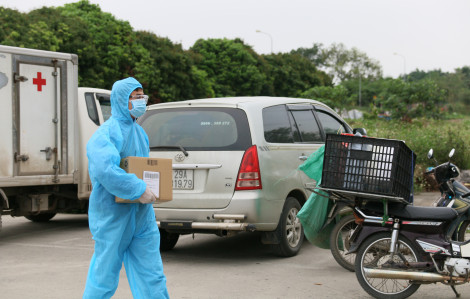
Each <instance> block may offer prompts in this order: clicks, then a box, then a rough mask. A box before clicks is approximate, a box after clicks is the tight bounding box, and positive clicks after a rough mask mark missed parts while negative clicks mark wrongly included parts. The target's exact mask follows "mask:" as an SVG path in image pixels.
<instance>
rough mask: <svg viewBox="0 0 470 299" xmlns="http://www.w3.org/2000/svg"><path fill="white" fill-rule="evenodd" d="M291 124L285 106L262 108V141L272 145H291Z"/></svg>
mask: <svg viewBox="0 0 470 299" xmlns="http://www.w3.org/2000/svg"><path fill="white" fill-rule="evenodd" d="M291 123H292V122H291V121H290V120H289V115H288V113H287V109H286V106H285V105H277V106H272V107H266V108H264V109H263V126H264V139H265V140H266V141H267V142H273V143H293V142H294V139H293V136H292V126H291Z"/></svg>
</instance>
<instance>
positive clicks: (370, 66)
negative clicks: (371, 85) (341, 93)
mask: <svg viewBox="0 0 470 299" xmlns="http://www.w3.org/2000/svg"><path fill="white" fill-rule="evenodd" d="M294 52H295V53H299V54H302V55H304V56H305V57H307V58H308V59H310V61H312V62H313V63H314V64H316V65H317V66H318V67H319V69H321V70H325V71H326V72H327V73H328V74H329V75H330V76H331V77H332V78H333V80H334V82H342V81H345V80H351V79H353V78H359V76H361V78H364V79H366V80H373V79H378V78H381V77H382V67H381V66H380V63H379V62H378V61H376V60H374V59H372V58H369V57H368V56H367V54H366V53H364V52H362V51H360V50H358V49H357V48H352V49H347V48H346V46H345V45H344V44H342V43H339V44H332V45H331V46H330V47H328V48H325V47H323V45H322V44H313V47H312V48H310V49H308V48H299V49H298V50H295V51H294Z"/></svg>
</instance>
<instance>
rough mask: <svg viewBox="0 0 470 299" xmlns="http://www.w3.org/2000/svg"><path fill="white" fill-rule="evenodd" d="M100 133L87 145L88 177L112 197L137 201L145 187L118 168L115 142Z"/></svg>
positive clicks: (140, 181) (119, 157) (136, 178)
mask: <svg viewBox="0 0 470 299" xmlns="http://www.w3.org/2000/svg"><path fill="white" fill-rule="evenodd" d="M100 129H101V128H100ZM103 129H104V128H103ZM101 131H102V130H99V131H97V132H95V134H94V135H93V136H92V138H91V139H90V141H89V142H88V144H87V156H88V165H89V166H88V167H89V172H90V177H92V180H96V181H98V182H99V183H100V184H101V185H102V186H103V187H104V188H105V189H106V190H107V191H108V192H109V193H111V194H112V195H115V196H118V197H121V198H124V199H130V200H136V199H138V198H139V197H140V196H141V195H142V194H143V193H144V192H145V189H146V188H147V185H146V184H145V182H144V181H143V180H141V179H139V178H138V177H137V176H136V175H135V174H132V173H126V172H125V171H124V170H123V169H122V168H120V167H119V163H120V161H121V156H120V155H119V151H118V150H117V147H116V145H115V143H116V140H113V141H114V142H113V141H112V139H111V138H110V134H103V133H102V132H101Z"/></svg>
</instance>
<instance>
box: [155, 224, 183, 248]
mask: <svg viewBox="0 0 470 299" xmlns="http://www.w3.org/2000/svg"><path fill="white" fill-rule="evenodd" d="M179 237H180V234H176V233H169V232H167V231H166V230H164V229H160V251H169V250H172V249H173V248H174V247H175V246H176V243H177V242H178V239H179Z"/></svg>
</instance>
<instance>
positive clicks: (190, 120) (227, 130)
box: [139, 108, 251, 151]
mask: <svg viewBox="0 0 470 299" xmlns="http://www.w3.org/2000/svg"><path fill="white" fill-rule="evenodd" d="M139 123H140V125H141V126H142V127H143V128H144V130H145V132H146V133H147V135H148V137H149V143H150V148H153V149H157V150H165V151H167V150H172V149H171V147H175V146H176V147H179V146H182V147H183V148H184V149H186V150H196V151H198V150H200V151H203V150H246V149H247V148H248V147H250V146H251V134H250V130H249V126H248V120H247V117H246V114H245V112H244V111H242V110H240V109H234V108H173V109H156V110H149V111H147V112H146V113H145V115H144V116H143V117H142V118H141V119H139ZM165 147H166V148H165ZM173 150H177V149H176V148H175V149H173Z"/></svg>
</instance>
